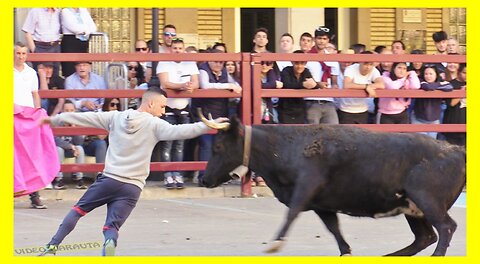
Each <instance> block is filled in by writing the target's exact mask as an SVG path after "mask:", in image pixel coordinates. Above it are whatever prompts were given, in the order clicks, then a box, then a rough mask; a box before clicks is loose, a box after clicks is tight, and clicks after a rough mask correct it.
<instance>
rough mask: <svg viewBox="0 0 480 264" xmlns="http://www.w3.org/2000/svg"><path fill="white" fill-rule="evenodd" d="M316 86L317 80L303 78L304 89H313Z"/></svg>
mask: <svg viewBox="0 0 480 264" xmlns="http://www.w3.org/2000/svg"><path fill="white" fill-rule="evenodd" d="M315 86H317V82H315V80H314V79H313V78H305V81H304V82H303V87H304V88H306V89H313V88H315Z"/></svg>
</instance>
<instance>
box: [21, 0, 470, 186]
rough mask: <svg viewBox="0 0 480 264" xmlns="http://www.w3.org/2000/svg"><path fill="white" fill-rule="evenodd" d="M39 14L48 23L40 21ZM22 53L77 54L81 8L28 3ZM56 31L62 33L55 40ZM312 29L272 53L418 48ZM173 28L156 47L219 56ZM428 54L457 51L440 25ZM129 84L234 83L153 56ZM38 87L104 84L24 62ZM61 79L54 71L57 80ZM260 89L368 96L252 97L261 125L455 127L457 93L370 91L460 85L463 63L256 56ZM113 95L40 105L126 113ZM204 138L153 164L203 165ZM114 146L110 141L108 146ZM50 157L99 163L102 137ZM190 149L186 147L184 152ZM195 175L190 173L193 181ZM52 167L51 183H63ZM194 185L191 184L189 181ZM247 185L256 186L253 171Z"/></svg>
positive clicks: (229, 67) (145, 48)
mask: <svg viewBox="0 0 480 264" xmlns="http://www.w3.org/2000/svg"><path fill="white" fill-rule="evenodd" d="M46 19H49V21H50V23H49V24H48V25H47V24H45V21H46ZM22 30H23V31H24V32H25V36H26V39H27V46H28V47H29V49H30V51H31V52H87V50H88V38H89V35H90V34H91V33H92V32H95V31H96V27H95V24H94V23H93V20H92V19H91V17H90V15H89V14H88V11H87V9H84V8H64V9H61V10H60V9H57V8H33V9H31V11H30V13H29V14H28V17H27V20H26V21H25V24H24V26H23V28H22ZM61 33H62V34H63V38H61V39H60V36H61ZM312 33H313V34H311V33H309V32H304V33H303V34H302V35H301V36H300V39H299V43H298V45H297V46H296V44H295V40H294V38H293V36H292V35H291V34H289V33H285V34H282V36H281V37H280V39H279V44H280V46H279V47H280V52H281V53H312V54H335V53H342V54H374V53H377V54H407V53H411V54H423V53H424V52H423V51H421V50H412V51H407V50H406V46H405V44H404V43H403V42H402V41H401V40H395V41H393V42H392V43H385V45H383V46H377V47H375V49H374V50H373V51H369V50H367V49H366V46H365V45H363V44H361V43H356V44H352V45H351V46H350V48H349V49H345V50H337V47H336V45H335V35H334V34H332V32H331V30H330V29H329V28H327V27H324V26H320V27H318V28H316V29H314V30H313V32H312ZM180 36H181V35H178V34H177V30H176V27H175V26H174V25H171V24H168V25H165V26H164V28H163V32H162V35H161V40H162V41H161V44H160V46H159V49H158V50H159V52H160V53H184V52H194V53H196V52H200V53H204V52H207V53H225V52H227V46H226V45H225V43H220V42H216V43H214V44H212V46H211V47H207V48H206V49H199V48H197V47H194V46H188V47H185V43H184V40H183V39H182V38H181V37H180ZM252 37H253V38H252V43H253V45H252V50H251V52H252V53H263V52H271V51H269V50H268V43H269V32H268V30H267V29H265V28H259V29H257V30H256V31H255V34H254V35H253V36H252ZM432 38H433V40H434V42H435V46H436V49H437V52H436V54H458V42H457V41H456V40H455V39H453V38H448V36H447V34H446V33H445V32H443V31H440V32H436V33H434V34H433V35H432ZM151 45H152V42H151V41H144V40H137V41H136V42H135V46H134V48H133V49H134V52H138V53H149V52H152V46H151ZM125 65H126V66H127V69H128V73H127V83H128V87H127V88H129V89H146V88H147V87H148V83H149V81H150V80H151V79H152V73H153V72H155V73H156V77H157V78H158V80H159V81H160V85H161V88H162V89H164V90H177V91H184V92H187V93H191V92H193V91H194V90H196V89H224V90H229V91H231V92H232V93H236V94H238V95H239V97H240V94H241V92H242V84H241V80H240V78H239V76H240V70H241V69H240V67H239V64H238V62H235V61H226V62H225V61H208V62H198V63H195V62H186V61H162V62H159V63H158V65H157V68H156V69H155V71H152V63H151V62H140V61H132V62H125ZM34 69H35V70H37V73H38V80H39V84H40V89H41V90H46V89H107V84H106V82H105V80H104V78H103V77H102V76H99V75H97V74H96V73H94V72H92V67H91V63H89V62H72V63H62V65H61V67H60V65H59V64H58V63H52V62H40V63H35V64H34ZM62 75H63V77H62ZM253 81H255V82H256V81H258V82H261V83H262V88H263V89H332V88H333V89H357V90H364V91H366V93H367V94H368V95H369V98H317V97H314V98H280V99H279V98H264V99H263V100H262V111H261V112H262V123H268V124H273V123H281V124H321V123H326V124H338V123H341V124H366V123H380V124H408V123H422V124H425V123H426V124H432V123H433V124H437V123H449V124H455V123H465V113H466V99H465V98H454V99H447V100H443V99H423V98H422V99H415V100H414V99H409V98H380V99H374V97H376V90H379V89H396V90H402V89H423V90H443V91H451V90H453V89H465V87H466V64H459V63H418V62H412V63H410V62H407V61H405V62H395V63H392V62H380V63H373V62H357V63H354V62H337V61H292V62H290V61H263V62H261V80H253ZM239 100H240V99H239V98H233V99H223V98H192V99H190V98H168V100H167V109H166V114H165V116H164V119H165V120H166V121H167V122H169V123H171V124H184V123H190V122H194V121H198V120H199V117H198V116H197V115H196V111H192V110H193V109H196V108H197V107H201V108H202V110H203V112H204V114H205V115H206V116H208V115H212V116H213V118H217V117H220V116H227V117H228V116H231V115H233V114H235V113H237V111H238V109H237V108H238V102H239ZM121 102H122V101H121V100H120V99H119V98H113V99H112V98H107V99H103V98H67V99H44V100H42V107H43V108H45V109H46V110H47V112H48V114H49V115H52V116H53V115H56V114H58V113H60V112H65V111H115V110H125V109H127V108H133V109H136V108H137V107H138V106H139V104H140V102H139V99H138V98H130V99H128V100H127V101H125V102H126V103H125V104H124V105H121ZM427 134H428V135H429V136H432V137H434V138H437V137H438V138H439V139H446V140H448V141H449V142H451V143H454V144H459V145H465V133H444V134H439V135H437V133H433V132H431V133H427ZM213 139H214V135H210V134H206V135H203V136H200V137H199V138H198V154H196V155H191V154H190V153H184V152H185V148H186V147H185V142H184V141H181V140H177V141H170V142H161V143H160V145H159V146H158V148H156V149H157V151H159V153H160V158H161V161H182V160H184V159H185V157H184V156H193V157H195V158H196V159H198V160H202V161H206V160H208V159H209V157H210V156H211V153H212V147H213V146H212V145H213ZM113 144H115V143H113ZM57 145H58V150H59V157H60V158H63V157H74V158H75V159H76V162H79V163H81V162H83V160H84V157H85V155H88V156H95V159H96V162H97V163H103V162H104V161H105V153H106V148H107V145H108V139H106V137H105V136H104V135H97V136H91V135H90V136H86V137H80V136H79V137H78V138H76V137H58V138H57ZM191 149H192V150H190V149H189V151H193V149H195V148H191ZM203 173H204V172H203V171H201V172H199V175H198V178H199V179H201V177H202V176H203ZM82 176H83V175H82V174H81V172H79V173H74V174H73V177H74V179H75V181H76V182H77V188H84V187H85V184H84V182H83V180H82V178H83V177H82ZM62 179H63V175H62V174H61V173H60V174H59V175H58V177H57V179H55V181H54V184H53V188H55V189H62V188H65V185H64V183H63V181H62ZM199 182H200V183H199V184H201V181H199ZM164 184H165V187H166V188H167V189H174V188H178V189H181V188H184V179H183V173H182V172H181V171H171V172H165V173H164ZM254 184H255V185H258V186H264V182H263V179H261V176H257V177H256V178H255V181H254Z"/></svg>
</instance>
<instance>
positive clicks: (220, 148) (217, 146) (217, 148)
mask: <svg viewBox="0 0 480 264" xmlns="http://www.w3.org/2000/svg"><path fill="white" fill-rule="evenodd" d="M223 150H224V148H223V145H222V144H215V145H214V146H213V152H223Z"/></svg>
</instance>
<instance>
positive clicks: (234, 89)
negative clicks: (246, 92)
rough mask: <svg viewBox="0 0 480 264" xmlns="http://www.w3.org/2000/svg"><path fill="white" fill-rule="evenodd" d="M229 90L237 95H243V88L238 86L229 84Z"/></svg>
mask: <svg viewBox="0 0 480 264" xmlns="http://www.w3.org/2000/svg"><path fill="white" fill-rule="evenodd" d="M228 90H230V91H232V92H234V93H237V94H241V93H242V87H240V86H238V85H235V84H233V83H229V84H228Z"/></svg>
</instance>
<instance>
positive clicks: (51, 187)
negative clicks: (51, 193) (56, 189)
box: [44, 183, 53, 190]
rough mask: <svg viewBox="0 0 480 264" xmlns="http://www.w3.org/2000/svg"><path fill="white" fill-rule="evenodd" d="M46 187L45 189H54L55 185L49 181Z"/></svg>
mask: <svg viewBox="0 0 480 264" xmlns="http://www.w3.org/2000/svg"><path fill="white" fill-rule="evenodd" d="M44 189H45V190H51V189H53V186H52V184H51V183H49V184H48V185H47V186H45V188H44Z"/></svg>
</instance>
